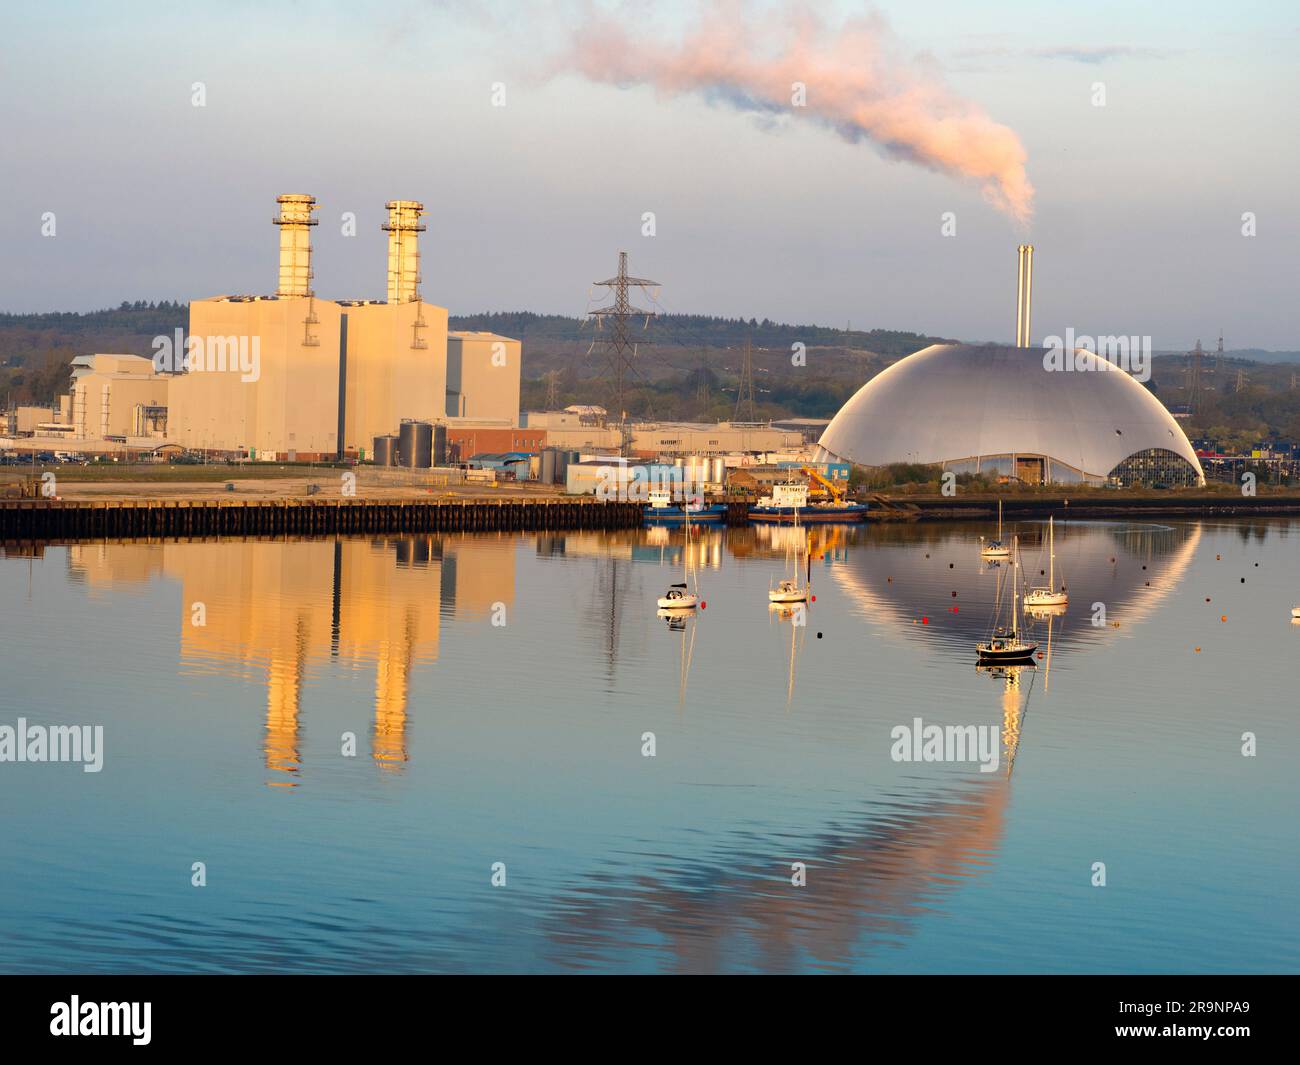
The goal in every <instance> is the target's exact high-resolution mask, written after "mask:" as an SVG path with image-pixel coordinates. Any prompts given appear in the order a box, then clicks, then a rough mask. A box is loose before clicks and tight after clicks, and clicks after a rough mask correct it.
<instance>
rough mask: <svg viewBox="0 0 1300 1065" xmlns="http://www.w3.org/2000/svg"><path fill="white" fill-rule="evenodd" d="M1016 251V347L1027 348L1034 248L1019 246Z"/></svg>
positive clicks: (1030, 314)
mask: <svg viewBox="0 0 1300 1065" xmlns="http://www.w3.org/2000/svg"><path fill="white" fill-rule="evenodd" d="M1016 251H1017V252H1019V253H1020V262H1019V270H1018V273H1017V278H1016V347H1018V348H1027V347H1029V321H1030V318H1031V317H1032V305H1033V296H1034V246H1033V245H1032V244H1021V245H1020V246H1019V247H1017V248H1016Z"/></svg>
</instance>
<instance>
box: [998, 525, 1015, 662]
mask: <svg viewBox="0 0 1300 1065" xmlns="http://www.w3.org/2000/svg"><path fill="white" fill-rule="evenodd" d="M998 506H999V508H1000V507H1001V501H1000V500H999V503H998ZM1012 545H1013V546H1012V548H1011V638H1012V639H1013V640H1016V639H1019V638H1020V634H1019V632H1018V631H1017V629H1016V626H1017V625H1018V624H1019V618H1018V616H1017V615H1018V612H1019V610H1020V587H1019V585H1017V584H1016V555H1017V554H1019V553H1020V537H1019V536H1017V537H1015V538H1014V539H1013V541H1012Z"/></svg>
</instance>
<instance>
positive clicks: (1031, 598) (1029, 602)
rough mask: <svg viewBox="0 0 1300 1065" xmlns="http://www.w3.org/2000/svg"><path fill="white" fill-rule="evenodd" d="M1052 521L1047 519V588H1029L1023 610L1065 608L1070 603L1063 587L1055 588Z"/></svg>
mask: <svg viewBox="0 0 1300 1065" xmlns="http://www.w3.org/2000/svg"><path fill="white" fill-rule="evenodd" d="M1053 522H1054V519H1052V518H1050V517H1049V518H1048V519H1047V587H1045V588H1044V587H1042V586H1041V585H1040V586H1039V587H1036V588H1031V589H1030V590H1029V592H1028V593H1027V594H1026V595H1025V609H1026V610H1033V609H1034V608H1035V607H1043V606H1065V605H1066V604H1067V603H1068V602H1069V601H1070V596H1069V593H1067V592H1066V590H1065V587H1064V585H1062V587H1061V588H1060V589H1059V590H1058V589H1057V587H1056V526H1055V524H1054V523H1053Z"/></svg>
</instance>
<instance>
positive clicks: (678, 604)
mask: <svg viewBox="0 0 1300 1065" xmlns="http://www.w3.org/2000/svg"><path fill="white" fill-rule="evenodd" d="M683 529H684V530H685V533H686V542H685V543H684V544H683V545H682V582H681V583H680V584H670V585H669V586H668V591H666V592H665V593H664V594H663V595H661V596H660V597H659V609H660V610H673V611H677V610H694V609H695V608H696V607H697V606H699V605H700V587H699V580H698V579H697V580H696V582H695V590H694V591H693V592H692V591H691V590H690V588H689V587H688V585H687V582H688V581H689V580H690V577H691V512H690V511H689V510H686V511H685V523H684V524H683Z"/></svg>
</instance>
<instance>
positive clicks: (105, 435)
mask: <svg viewBox="0 0 1300 1065" xmlns="http://www.w3.org/2000/svg"><path fill="white" fill-rule="evenodd" d="M169 385H170V381H169V378H168V377H167V375H165V374H159V373H157V372H156V371H155V370H154V365H153V362H152V361H151V360H150V359H146V358H142V357H141V356H139V355H78V356H77V357H76V358H75V359H73V360H72V384H71V387H70V388H69V407H70V424H71V425H72V427H73V432H72V436H73V437H74V438H75V439H77V440H109V439H113V438H117V439H125V438H127V437H157V438H161V437H162V436H163V434H164V433H165V432H166V429H167V406H168V389H169Z"/></svg>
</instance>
